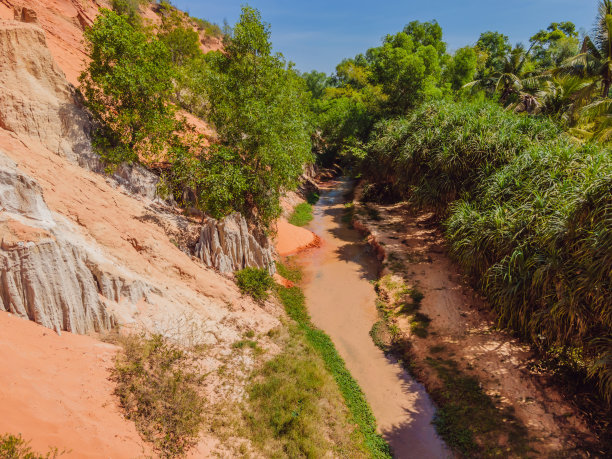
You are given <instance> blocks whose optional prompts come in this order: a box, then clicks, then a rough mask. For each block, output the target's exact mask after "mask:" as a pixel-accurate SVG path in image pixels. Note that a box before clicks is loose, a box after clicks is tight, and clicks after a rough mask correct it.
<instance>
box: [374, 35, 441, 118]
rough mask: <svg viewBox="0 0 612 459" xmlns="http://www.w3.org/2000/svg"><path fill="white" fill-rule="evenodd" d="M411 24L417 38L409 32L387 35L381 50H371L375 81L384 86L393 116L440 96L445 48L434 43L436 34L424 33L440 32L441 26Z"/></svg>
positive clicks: (388, 106)
mask: <svg viewBox="0 0 612 459" xmlns="http://www.w3.org/2000/svg"><path fill="white" fill-rule="evenodd" d="M411 24H413V26H412V27H410V25H409V26H407V30H412V29H415V30H416V31H417V36H416V38H415V37H413V36H412V35H408V34H407V33H406V32H400V33H398V34H396V35H387V36H386V37H385V40H384V43H383V45H382V46H381V47H379V48H374V49H370V50H369V51H368V59H369V61H370V62H371V76H372V80H373V82H374V84H380V85H381V87H382V91H383V93H384V94H385V95H386V96H387V98H388V99H387V102H386V104H387V109H388V110H389V111H390V112H391V113H397V114H400V113H405V112H406V111H407V110H408V109H409V108H411V107H414V106H416V105H417V104H418V103H419V102H421V101H422V100H424V99H426V98H427V97H429V96H432V95H434V94H436V93H439V89H438V88H437V84H438V82H439V80H440V76H441V71H442V70H441V65H440V58H441V55H440V50H441V49H444V46H445V45H444V46H443V45H442V44H441V42H437V41H435V40H436V39H438V35H437V34H434V35H431V34H430V35H427V34H424V32H423V31H424V30H429V29H433V30H434V31H437V30H438V28H439V26H438V25H437V24H435V23H434V24H432V25H431V27H428V26H427V24H420V23H418V24H417V25H418V27H417V25H414V24H416V23H411ZM436 26H437V27H436ZM439 37H440V38H441V35H440V36H439ZM426 43H427V44H426Z"/></svg>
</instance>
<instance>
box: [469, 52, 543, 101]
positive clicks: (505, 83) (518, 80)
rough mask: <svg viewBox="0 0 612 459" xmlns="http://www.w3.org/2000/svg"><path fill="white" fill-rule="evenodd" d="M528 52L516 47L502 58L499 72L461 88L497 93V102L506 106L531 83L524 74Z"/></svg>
mask: <svg viewBox="0 0 612 459" xmlns="http://www.w3.org/2000/svg"><path fill="white" fill-rule="evenodd" d="M532 46H533V45H532ZM530 51H531V48H529V50H527V52H525V49H524V47H523V46H522V45H517V46H516V47H515V48H514V49H513V50H512V51H511V52H510V54H508V55H506V56H504V58H503V68H502V70H501V71H500V72H495V73H493V74H491V75H488V76H486V77H484V78H480V79H478V80H474V81H471V82H470V83H467V84H466V85H464V86H463V88H464V89H468V88H482V89H485V90H488V91H490V92H499V93H500V97H499V102H500V103H502V104H506V103H507V102H508V100H509V99H510V97H511V96H512V95H519V96H520V95H521V94H522V93H523V92H524V91H523V89H524V87H525V86H526V84H528V83H529V82H530V81H531V79H530V78H528V76H527V75H526V74H525V73H524V66H525V62H526V61H527V57H528V56H529V53H530Z"/></svg>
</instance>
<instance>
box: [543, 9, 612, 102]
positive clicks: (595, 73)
mask: <svg viewBox="0 0 612 459" xmlns="http://www.w3.org/2000/svg"><path fill="white" fill-rule="evenodd" d="M555 73H558V74H559V73H560V74H570V75H575V76H579V77H582V78H584V79H586V80H588V81H590V82H591V84H590V85H589V86H588V91H589V92H590V93H591V94H593V95H594V94H595V93H596V90H597V89H598V88H599V89H601V92H600V94H601V97H604V98H607V97H610V87H611V86H612V0H601V1H600V2H599V11H598V14H597V21H596V24H595V30H594V35H593V38H591V37H588V36H587V37H586V38H585V39H584V42H583V44H582V49H581V52H580V54H578V55H577V56H574V57H572V58H570V59H568V60H566V61H565V62H564V63H563V64H562V65H561V67H560V68H559V69H556V71H555Z"/></svg>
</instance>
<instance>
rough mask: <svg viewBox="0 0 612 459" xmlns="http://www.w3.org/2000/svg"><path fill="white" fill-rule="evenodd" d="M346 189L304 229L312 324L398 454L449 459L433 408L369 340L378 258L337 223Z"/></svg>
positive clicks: (323, 201)
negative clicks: (309, 236) (308, 241)
mask: <svg viewBox="0 0 612 459" xmlns="http://www.w3.org/2000/svg"><path fill="white" fill-rule="evenodd" d="M350 189H351V183H350V182H348V181H346V180H342V181H339V183H338V185H337V186H335V187H333V188H330V189H327V190H325V191H323V192H322V194H321V198H320V200H319V202H318V203H317V204H316V205H315V206H314V211H313V216H314V219H313V221H312V222H311V223H310V225H309V229H310V230H311V231H313V232H314V233H315V234H317V235H318V236H319V237H320V238H321V241H322V244H321V247H320V248H318V249H313V250H309V251H307V252H305V253H303V254H301V255H300V256H299V262H300V265H302V266H303V270H304V283H303V287H304V294H305V295H306V304H307V307H308V310H309V312H310V315H311V316H312V321H313V322H314V324H315V325H316V326H317V327H319V328H321V329H322V330H324V331H325V332H326V333H327V334H328V335H329V336H330V337H331V339H332V340H333V342H334V344H335V345H336V348H337V349H338V352H339V353H340V355H341V356H342V358H344V360H345V362H346V366H347V368H348V369H349V371H350V372H351V373H352V375H353V377H354V378H355V379H356V380H357V382H358V383H359V385H360V386H361V388H362V389H363V391H364V393H365V395H366V398H367V400H368V402H369V404H370V406H371V407H372V411H373V412H374V415H375V417H376V419H377V422H378V427H379V431H380V433H381V434H382V435H383V436H384V438H385V439H386V440H387V441H388V442H389V444H390V445H391V448H392V449H393V453H394V456H395V457H397V458H419V459H421V458H423V459H429V458H447V457H451V454H450V453H449V451H448V449H447V448H446V446H445V445H444V443H443V442H442V440H440V439H439V438H438V436H437V434H436V432H435V429H434V426H433V425H432V424H431V421H432V418H433V415H434V411H435V409H434V407H433V405H432V402H431V400H430V398H429V396H428V395H427V393H426V392H425V390H424V388H423V387H422V386H421V385H420V384H418V383H417V382H415V381H414V380H413V379H412V378H411V377H410V376H409V375H408V374H407V373H406V371H404V370H403V369H402V367H401V366H400V365H399V364H398V363H397V362H396V361H394V359H393V358H391V357H388V356H385V354H384V353H383V352H382V351H381V350H380V349H379V348H377V347H376V346H375V344H374V342H373V341H372V339H371V337H370V335H369V332H370V329H371V328H372V325H374V323H375V322H376V321H377V320H378V313H377V311H376V303H375V302H376V293H375V291H374V287H373V285H372V284H371V282H370V281H372V280H375V279H376V275H377V271H378V261H377V260H376V258H375V256H374V254H373V253H372V252H371V251H370V250H369V249H368V246H367V244H365V243H364V242H363V237H362V236H360V234H359V233H358V232H357V231H356V230H353V229H350V228H349V227H348V224H347V223H344V222H343V221H342V216H343V215H344V205H343V204H344V198H343V197H344V195H345V194H346V193H347V192H348V191H349V190H350Z"/></svg>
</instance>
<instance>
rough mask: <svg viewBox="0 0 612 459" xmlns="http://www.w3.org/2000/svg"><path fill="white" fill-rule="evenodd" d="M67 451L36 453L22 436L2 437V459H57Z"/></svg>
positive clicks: (53, 449) (55, 449)
mask: <svg viewBox="0 0 612 459" xmlns="http://www.w3.org/2000/svg"><path fill="white" fill-rule="evenodd" d="M64 453H65V451H62V452H60V451H58V449H57V448H51V450H50V451H49V452H47V453H45V454H40V453H36V452H34V451H33V450H32V448H31V447H30V442H29V441H26V440H24V439H23V438H22V436H21V434H17V435H11V434H2V435H0V457H1V458H2V459H55V458H57V457H59V456H61V455H63V454H64Z"/></svg>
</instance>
